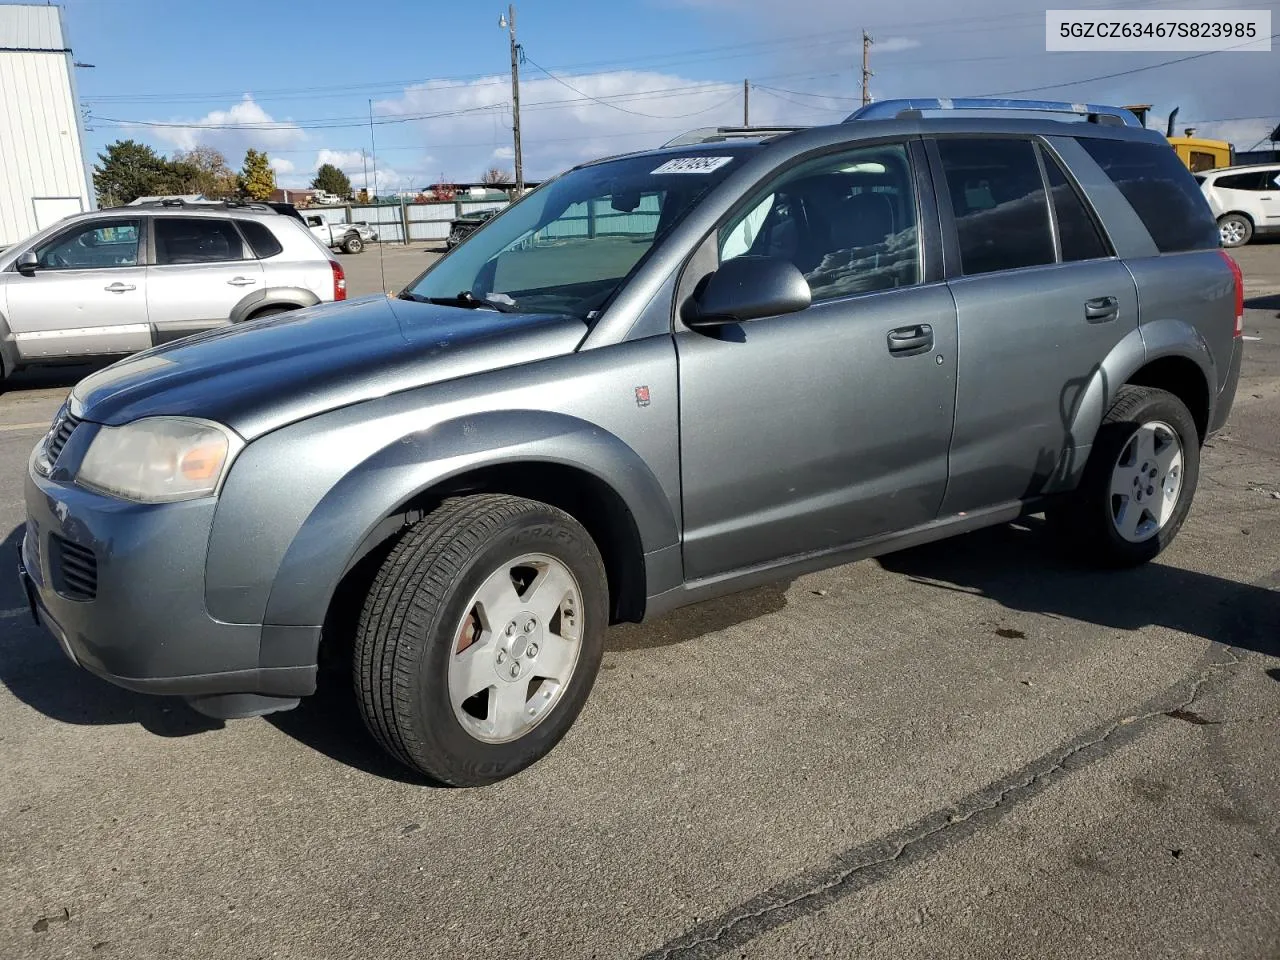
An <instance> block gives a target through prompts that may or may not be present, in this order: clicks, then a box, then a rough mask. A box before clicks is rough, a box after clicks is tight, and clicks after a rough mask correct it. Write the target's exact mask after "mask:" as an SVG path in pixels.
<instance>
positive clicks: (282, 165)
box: [267, 157, 298, 176]
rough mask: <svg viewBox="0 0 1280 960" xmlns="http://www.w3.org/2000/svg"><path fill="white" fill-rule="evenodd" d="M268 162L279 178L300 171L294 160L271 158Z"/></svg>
mask: <svg viewBox="0 0 1280 960" xmlns="http://www.w3.org/2000/svg"><path fill="white" fill-rule="evenodd" d="M267 162H268V163H270V164H271V169H272V170H274V171H275V172H276V175H277V176H283V175H288V174H290V173H293V172H294V171H295V170H297V169H298V168H297V166H296V165H295V164H294V162H293V161H292V160H287V159H285V158H284V157H271V158H270V159H269V160H268V161H267Z"/></svg>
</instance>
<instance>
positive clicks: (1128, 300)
mask: <svg viewBox="0 0 1280 960" xmlns="http://www.w3.org/2000/svg"><path fill="white" fill-rule="evenodd" d="M937 151H938V154H937V155H938V157H939V159H940V161H941V167H942V171H941V172H942V183H941V184H940V188H939V193H940V194H943V198H942V201H941V202H942V203H944V204H946V203H948V201H949V205H950V208H951V212H952V214H953V219H954V222H955V233H954V237H953V239H954V240H955V242H956V243H957V246H958V254H959V260H960V273H961V276H957V277H953V278H952V280H951V291H952V293H953V294H954V296H955V302H956V312H957V318H958V321H959V346H958V356H959V365H958V371H959V384H958V386H957V392H956V421H955V436H954V439H953V441H952V446H951V479H950V483H949V484H948V486H947V496H946V500H945V502H944V503H943V506H942V513H943V514H944V515H954V514H958V513H962V512H966V511H971V510H977V509H980V508H982V507H988V506H994V505H997V504H1008V503H1013V502H1017V501H1026V500H1030V499H1033V498H1034V497H1035V496H1036V495H1038V494H1040V493H1042V492H1044V491H1045V489H1046V488H1047V487H1049V486H1050V484H1051V482H1052V481H1053V480H1054V478H1055V477H1056V476H1059V475H1061V474H1062V472H1063V471H1064V470H1068V469H1070V468H1071V467H1074V466H1075V464H1071V463H1067V462H1066V460H1065V458H1066V457H1067V456H1068V455H1070V454H1072V453H1074V454H1076V455H1082V453H1081V452H1080V451H1078V450H1076V448H1075V444H1076V443H1078V442H1079V440H1078V438H1074V437H1073V436H1072V435H1071V426H1072V420H1073V418H1074V415H1075V412H1076V410H1077V409H1078V407H1079V403H1080V401H1081V400H1082V399H1083V397H1084V392H1085V388H1086V387H1087V386H1088V384H1089V382H1090V380H1091V379H1092V378H1093V376H1094V374H1095V373H1097V371H1098V368H1099V365H1100V364H1101V363H1102V360H1103V359H1104V358H1105V357H1106V356H1107V355H1108V354H1109V353H1110V352H1111V350H1112V348H1113V347H1115V346H1116V344H1118V343H1119V342H1120V341H1121V340H1122V339H1123V338H1124V337H1125V336H1126V335H1127V334H1129V333H1131V332H1132V331H1133V330H1135V329H1136V328H1137V325H1138V297H1137V289H1136V287H1135V285H1134V282H1133V277H1132V276H1130V274H1129V271H1128V270H1127V269H1126V268H1125V266H1124V264H1123V263H1121V262H1120V261H1119V260H1118V259H1116V258H1115V256H1114V255H1113V253H1112V251H1111V250H1110V248H1109V247H1108V245H1107V242H1106V239H1105V236H1104V234H1103V232H1102V230H1101V229H1100V227H1099V226H1098V224H1097V222H1096V221H1095V220H1094V217H1093V215H1092V213H1091V212H1090V210H1089V209H1088V207H1087V206H1086V204H1085V202H1084V200H1083V199H1082V194H1081V193H1080V192H1079V191H1078V189H1077V188H1076V186H1075V185H1074V184H1073V183H1071V182H1070V180H1069V179H1068V177H1067V175H1066V173H1065V171H1064V169H1063V167H1062V166H1061V165H1060V163H1059V161H1058V160H1057V159H1056V158H1055V156H1054V155H1053V154H1052V152H1051V151H1049V150H1047V149H1043V148H1042V147H1040V146H1038V145H1036V144H1033V143H1032V141H1031V140H1023V139H1014V138H990V139H988V138H973V137H965V138H946V139H943V138H940V139H939V140H938V141H937ZM1046 180H1047V183H1048V187H1049V191H1050V192H1051V194H1052V202H1050V200H1049V197H1048V195H1047V193H1046ZM1087 451H1088V447H1087V444H1086V445H1084V450H1083V453H1087Z"/></svg>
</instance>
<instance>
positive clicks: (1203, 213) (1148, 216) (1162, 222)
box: [1080, 137, 1219, 253]
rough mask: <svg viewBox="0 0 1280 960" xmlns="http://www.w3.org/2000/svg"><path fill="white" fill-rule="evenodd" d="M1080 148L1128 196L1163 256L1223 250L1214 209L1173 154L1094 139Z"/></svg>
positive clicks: (1086, 139)
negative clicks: (1178, 252)
mask: <svg viewBox="0 0 1280 960" xmlns="http://www.w3.org/2000/svg"><path fill="white" fill-rule="evenodd" d="M1080 145H1081V146H1082V147H1084V148H1085V150H1087V151H1088V152H1089V156H1091V157H1093V159H1094V160H1095V161H1096V162H1097V164H1098V166H1100V167H1101V168H1102V169H1103V170H1104V171H1106V174H1107V176H1108V177H1110V178H1111V182H1112V183H1114V184H1115V185H1116V186H1117V187H1118V188H1119V190H1120V192H1121V193H1122V194H1124V198H1125V199H1126V200H1128V201H1129V205H1130V206H1131V207H1133V210H1134V212H1135V213H1136V214H1137V215H1138V217H1139V219H1141V220H1142V223H1143V225H1144V226H1145V227H1146V228H1147V233H1149V234H1151V239H1152V240H1154V241H1155V245H1156V249H1158V250H1159V251H1160V252H1161V253H1175V252H1177V251H1179V250H1209V249H1213V248H1214V247H1217V246H1219V240H1218V225H1217V223H1216V222H1215V221H1214V219H1213V214H1212V213H1211V212H1210V210H1209V204H1208V202H1207V201H1206V200H1205V198H1204V194H1202V193H1201V192H1200V188H1199V187H1198V186H1196V181H1195V178H1194V177H1192V176H1191V172H1190V171H1189V170H1188V169H1187V168H1186V167H1184V166H1183V165H1182V161H1180V160H1179V159H1178V155H1177V154H1176V153H1174V152H1173V150H1172V148H1170V147H1167V146H1161V145H1160V144H1157V143H1138V142H1135V141H1131V140H1102V139H1098V138H1094V137H1081V138H1080Z"/></svg>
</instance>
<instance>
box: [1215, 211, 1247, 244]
mask: <svg viewBox="0 0 1280 960" xmlns="http://www.w3.org/2000/svg"><path fill="white" fill-rule="evenodd" d="M1252 238H1253V222H1252V221H1251V220H1250V219H1249V218H1248V217H1246V216H1245V215H1244V214H1241V213H1227V214H1224V215H1223V216H1221V217H1219V218H1218V239H1219V241H1220V242H1221V243H1222V245H1223V246H1224V247H1243V246H1244V245H1245V244H1246V243H1248V242H1249V241H1250V240H1251V239H1252Z"/></svg>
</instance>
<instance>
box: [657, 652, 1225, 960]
mask: <svg viewBox="0 0 1280 960" xmlns="http://www.w3.org/2000/svg"><path fill="white" fill-rule="evenodd" d="M1218 650H1219V651H1225V657H1224V656H1222V655H1221V653H1219V655H1218V658H1217V659H1214V658H1213V652H1211V653H1210V654H1209V655H1208V659H1209V662H1208V663H1206V664H1205V666H1204V668H1203V669H1202V670H1200V672H1199V674H1198V675H1197V676H1195V677H1194V678H1192V679H1190V681H1188V679H1187V678H1184V679H1183V680H1181V681H1179V682H1178V683H1176V684H1174V685H1173V686H1172V687H1169V688H1167V689H1166V690H1164V691H1162V693H1161V694H1159V695H1158V696H1156V697H1155V698H1153V699H1152V700H1149V701H1148V702H1147V703H1145V704H1143V705H1142V706H1141V707H1140V708H1139V709H1138V710H1137V711H1135V712H1132V713H1128V714H1125V715H1123V716H1120V717H1117V718H1116V719H1114V720H1112V721H1110V722H1109V723H1106V724H1104V725H1102V726H1100V727H1095V728H1093V730H1090V731H1087V732H1086V733H1084V734H1082V735H1080V736H1079V737H1077V738H1075V739H1074V740H1071V741H1069V742H1068V743H1067V744H1065V745H1064V746H1062V747H1059V748H1058V749H1056V750H1054V751H1052V752H1050V753H1047V754H1045V755H1043V756H1041V757H1039V758H1037V759H1035V760H1033V761H1031V762H1030V763H1028V764H1026V765H1025V766H1023V767H1022V768H1021V769H1020V770H1018V771H1015V772H1014V773H1013V774H1011V775H1009V776H1008V777H1005V778H1004V779H1002V780H998V781H995V782H994V783H991V784H988V785H987V786H985V787H981V788H979V789H978V790H976V791H974V792H973V793H970V794H969V795H968V796H966V797H964V798H962V799H961V800H960V801H958V802H957V803H956V804H954V805H952V806H951V807H947V808H943V809H941V810H936V811H934V812H932V813H929V814H927V815H926V816H924V817H923V818H921V819H920V820H917V821H916V822H915V823H913V824H911V825H910V826H907V827H905V828H903V829H901V830H899V831H896V832H895V833H893V834H890V835H888V836H885V837H882V838H880V839H878V840H872V841H870V842H868V843H864V844H859V845H858V846H856V847H852V848H850V849H848V850H846V851H844V852H843V853H839V854H836V855H835V857H834V858H833V859H832V861H831V862H830V863H829V864H828V865H827V866H825V867H823V868H821V869H818V870H810V871H806V872H804V873H801V874H797V875H796V876H794V877H792V878H790V879H788V880H784V881H783V882H782V883H780V884H777V885H775V886H774V887H772V888H770V889H769V890H766V891H765V892H764V893H761V894H759V895H758V896H756V897H753V898H752V899H750V900H748V901H746V902H744V903H742V904H739V905H738V906H737V907H733V908H731V909H729V910H728V911H726V912H725V913H723V914H721V915H720V916H719V917H716V918H714V919H712V920H708V921H706V922H704V923H701V924H699V925H698V926H696V927H694V928H693V929H692V930H689V931H687V932H686V933H684V934H682V935H681V936H679V937H677V938H675V939H673V940H671V941H669V942H668V943H666V944H664V945H663V946H661V947H659V948H657V949H656V950H652V951H650V952H649V953H646V954H644V955H643V956H642V957H641V960H675V958H680V960H685V958H688V960H694V958H706V957H715V956H719V955H720V954H722V953H724V952H726V951H728V950H731V949H733V948H734V947H738V946H741V945H742V944H744V943H747V942H749V941H751V940H754V939H755V938H756V937H758V936H760V935H762V934H764V933H767V932H768V931H770V930H773V929H775V928H777V927H780V926H783V925H784V924H787V923H789V922H791V921H792V920H796V919H798V918H800V917H802V916H806V915H808V914H812V913H816V912H817V911H819V910H821V909H822V908H824V907H826V906H827V905H828V904H830V903H832V902H834V901H836V900H838V899H841V898H843V897H846V896H848V895H850V894H852V893H854V892H856V891H858V890H863V889H865V888H867V887H870V886H873V885H875V884H878V883H881V882H883V881H885V880H888V879H889V878H890V877H892V876H893V875H894V874H896V873H898V872H899V871H901V870H902V869H904V868H905V867H906V866H908V865H910V864H912V863H915V862H918V861H921V860H923V859H925V858H926V857H928V856H931V855H932V854H935V853H939V852H941V851H942V850H943V849H945V848H947V847H949V846H951V845H953V844H955V843H958V842H959V841H961V840H963V839H966V838H968V837H970V836H972V835H974V834H975V833H977V831H978V830H979V829H980V828H981V827H982V826H989V825H992V824H995V823H997V822H998V821H999V820H1000V819H1001V818H1003V817H1004V816H1005V814H1007V813H1008V812H1009V811H1010V810H1013V809H1016V808H1017V807H1018V806H1019V805H1020V804H1021V803H1023V802H1025V801H1027V800H1030V799H1031V798H1033V797H1035V796H1036V795H1037V794H1039V793H1040V792H1041V791H1043V790H1044V789H1046V788H1047V787H1048V786H1049V784H1050V783H1052V782H1054V781H1055V780H1056V779H1059V777H1058V776H1057V775H1058V774H1062V775H1064V776H1069V775H1070V774H1071V773H1074V772H1075V771H1077V770H1082V769H1084V768H1085V767H1088V766H1090V765H1092V764H1093V763H1096V762H1097V761H1098V760H1100V759H1102V758H1103V757H1105V756H1107V755H1108V754H1110V753H1112V752H1114V751H1115V750H1116V749H1118V748H1119V747H1120V746H1122V745H1123V744H1125V743H1128V742H1130V741H1131V740H1134V739H1136V738H1137V737H1138V736H1139V735H1140V734H1141V733H1142V732H1143V731H1144V730H1145V729H1146V728H1147V727H1148V726H1149V724H1150V721H1152V720H1159V719H1164V718H1167V715H1168V714H1170V713H1176V712H1178V711H1188V710H1189V709H1190V708H1191V707H1192V706H1193V705H1194V704H1195V702H1196V700H1197V698H1198V697H1199V696H1200V693H1201V691H1202V690H1203V689H1204V687H1205V685H1206V684H1208V683H1210V682H1212V681H1213V680H1214V678H1215V677H1216V676H1217V675H1218V674H1220V673H1221V672H1223V671H1226V670H1231V669H1232V668H1233V667H1236V666H1239V665H1240V664H1241V663H1243V662H1244V661H1243V660H1241V658H1239V657H1238V656H1236V654H1235V652H1234V651H1233V650H1232V648H1230V647H1220V648H1218ZM1077 760H1078V761H1080V762H1077V763H1073V762H1072V761H1077Z"/></svg>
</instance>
